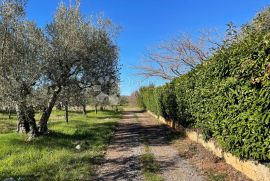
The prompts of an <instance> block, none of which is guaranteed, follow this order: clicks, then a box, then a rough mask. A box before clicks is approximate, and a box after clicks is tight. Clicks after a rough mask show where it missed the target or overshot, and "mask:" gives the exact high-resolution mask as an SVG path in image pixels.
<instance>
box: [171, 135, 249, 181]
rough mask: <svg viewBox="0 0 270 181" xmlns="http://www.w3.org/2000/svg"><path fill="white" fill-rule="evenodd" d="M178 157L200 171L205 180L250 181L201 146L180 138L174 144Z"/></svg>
mask: <svg viewBox="0 0 270 181" xmlns="http://www.w3.org/2000/svg"><path fill="white" fill-rule="evenodd" d="M174 145H175V147H177V149H178V152H179V155H180V156H181V157H182V158H185V159H186V160H187V161H188V162H189V163H191V164H192V165H193V166H194V167H196V168H197V169H198V170H201V171H202V172H203V173H204V175H205V176H206V177H207V180H213V181H251V180H250V179H248V178H247V177H246V176H245V175H243V174H242V173H240V172H238V171H237V170H235V169H234V168H233V167H232V166H230V165H228V164H227V163H226V162H225V161H224V160H223V159H221V158H219V157H217V156H215V155H214V154H213V153H211V152H210V151H208V150H207V149H205V148H204V147H203V146H202V145H200V144H198V143H195V142H193V141H191V140H189V139H188V138H185V137H182V138H180V139H179V140H177V141H175V142H174Z"/></svg>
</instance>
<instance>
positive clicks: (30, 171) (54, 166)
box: [0, 111, 121, 180]
mask: <svg viewBox="0 0 270 181" xmlns="http://www.w3.org/2000/svg"><path fill="white" fill-rule="evenodd" d="M38 116H39V115H37V117H38ZM120 116H121V115H120V113H117V114H116V113H114V112H111V111H105V112H99V113H98V114H97V115H96V114H95V113H94V112H90V113H88V115H87V116H83V115H82V114H81V113H77V112H70V122H69V124H66V123H65V121H64V112H63V111H54V112H53V115H52V117H51V120H50V122H49V129H50V131H51V134H50V135H48V136H44V137H39V138H37V139H34V140H33V141H31V142H26V141H25V140H26V136H25V135H20V134H17V133H15V132H14V130H15V128H16V119H15V116H13V119H10V120H8V119H7V118H8V116H7V115H4V114H0V180H3V179H4V178H10V177H12V178H14V179H16V180H18V179H21V180H91V178H92V176H93V175H94V174H95V167H96V165H97V164H98V163H99V161H100V160H101V158H102V157H103V155H104V153H105V150H106V147H107V145H108V142H109V139H110V138H111V136H112V134H113V130H114V128H115V126H116V124H117V120H119V118H120ZM78 145H79V147H80V149H76V147H77V146H78ZM77 148H78V147H77Z"/></svg>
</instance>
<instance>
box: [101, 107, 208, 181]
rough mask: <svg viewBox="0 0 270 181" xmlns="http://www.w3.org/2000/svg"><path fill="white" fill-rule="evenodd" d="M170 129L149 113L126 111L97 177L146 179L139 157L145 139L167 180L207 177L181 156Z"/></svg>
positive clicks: (124, 179) (131, 180)
mask: <svg viewBox="0 0 270 181" xmlns="http://www.w3.org/2000/svg"><path fill="white" fill-rule="evenodd" d="M167 129H168V128H166V127H165V126H163V125H160V124H159V123H158V122H157V121H156V120H155V119H154V118H152V117H151V116H150V115H149V114H147V113H143V112H140V111H136V110H129V111H125V112H124V115H123V118H122V120H121V121H120V123H119V125H118V128H117V130H116V132H115V135H114V137H113V139H112V141H111V144H110V146H109V148H108V150H107V153H106V156H105V158H104V163H103V164H102V165H101V166H100V168H99V170H98V177H97V179H96V180H104V181H105V180H106V181H108V180H119V181H121V180H123V181H133V180H134V181H135V180H136V181H140V180H144V177H143V173H142V170H141V163H140V157H141V155H142V154H143V153H144V151H145V149H144V147H145V144H146V143H145V141H146V140H147V144H148V147H149V150H150V152H151V153H152V154H153V155H154V158H155V160H156V162H157V163H158V165H159V167H160V169H159V175H160V177H161V178H163V179H164V180H168V181H179V180H181V181H200V180H205V179H204V176H202V174H201V172H200V171H198V170H197V169H195V168H194V167H193V166H192V165H191V164H190V163H189V162H188V161H187V160H186V159H184V158H181V157H180V156H179V154H178V151H177V149H176V148H175V147H174V146H173V145H172V144H171V141H172V139H171V137H170V136H169V134H168V131H166V130H167Z"/></svg>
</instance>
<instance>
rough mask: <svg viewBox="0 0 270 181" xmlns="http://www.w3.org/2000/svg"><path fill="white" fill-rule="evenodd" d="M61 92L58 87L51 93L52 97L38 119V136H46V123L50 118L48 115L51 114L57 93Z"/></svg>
mask: <svg viewBox="0 0 270 181" xmlns="http://www.w3.org/2000/svg"><path fill="white" fill-rule="evenodd" d="M60 92H61V87H59V88H58V89H57V90H55V91H54V92H53V95H52V97H51V99H50V101H49V103H48V107H47V108H46V109H45V110H44V111H43V114H42V116H41V118H40V121H39V126H38V127H39V128H38V129H39V133H40V134H47V133H48V126H47V123H48V120H49V118H50V115H51V113H52V109H53V107H54V105H55V102H56V100H57V97H58V95H59V93H60Z"/></svg>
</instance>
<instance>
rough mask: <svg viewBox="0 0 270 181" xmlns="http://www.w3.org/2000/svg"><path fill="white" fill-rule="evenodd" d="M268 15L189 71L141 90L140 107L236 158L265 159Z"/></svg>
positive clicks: (269, 136)
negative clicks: (192, 130) (190, 129)
mask: <svg viewBox="0 0 270 181" xmlns="http://www.w3.org/2000/svg"><path fill="white" fill-rule="evenodd" d="M269 16H270V10H269V9H267V10H265V11H264V12H262V13H260V14H259V15H258V16H257V17H256V18H255V19H254V20H253V21H252V23H250V24H248V25H245V26H243V28H242V30H241V33H239V34H238V36H237V38H234V39H233V40H231V41H230V42H229V43H228V42H224V43H223V45H222V46H221V47H220V48H219V49H217V50H216V51H215V53H214V54H213V55H212V56H211V57H210V58H209V59H208V60H207V61H206V62H204V63H203V64H201V65H199V66H197V67H196V68H195V69H193V70H192V71H190V72H189V73H187V74H185V75H183V76H181V77H179V78H177V79H175V80H174V81H172V82H171V83H169V84H167V85H164V86H161V87H154V86H151V87H143V88H141V89H140V94H139V95H140V96H139V99H140V101H141V105H143V107H144V108H145V109H148V110H150V111H152V112H154V113H156V114H157V115H161V116H163V117H165V118H168V119H172V120H174V121H178V122H180V123H181V124H182V125H184V126H189V127H194V128H198V129H199V130H200V131H201V132H202V133H203V135H204V136H205V138H206V139H210V138H214V139H215V140H216V141H217V142H218V143H219V144H220V145H221V146H222V147H223V149H225V150H226V151H229V152H231V153H233V154H234V155H237V156H238V157H240V158H245V159H255V160H260V161H269V160H270V77H269V74H270V20H268V19H269V18H268V17H269ZM268 21H269V22H268Z"/></svg>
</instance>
